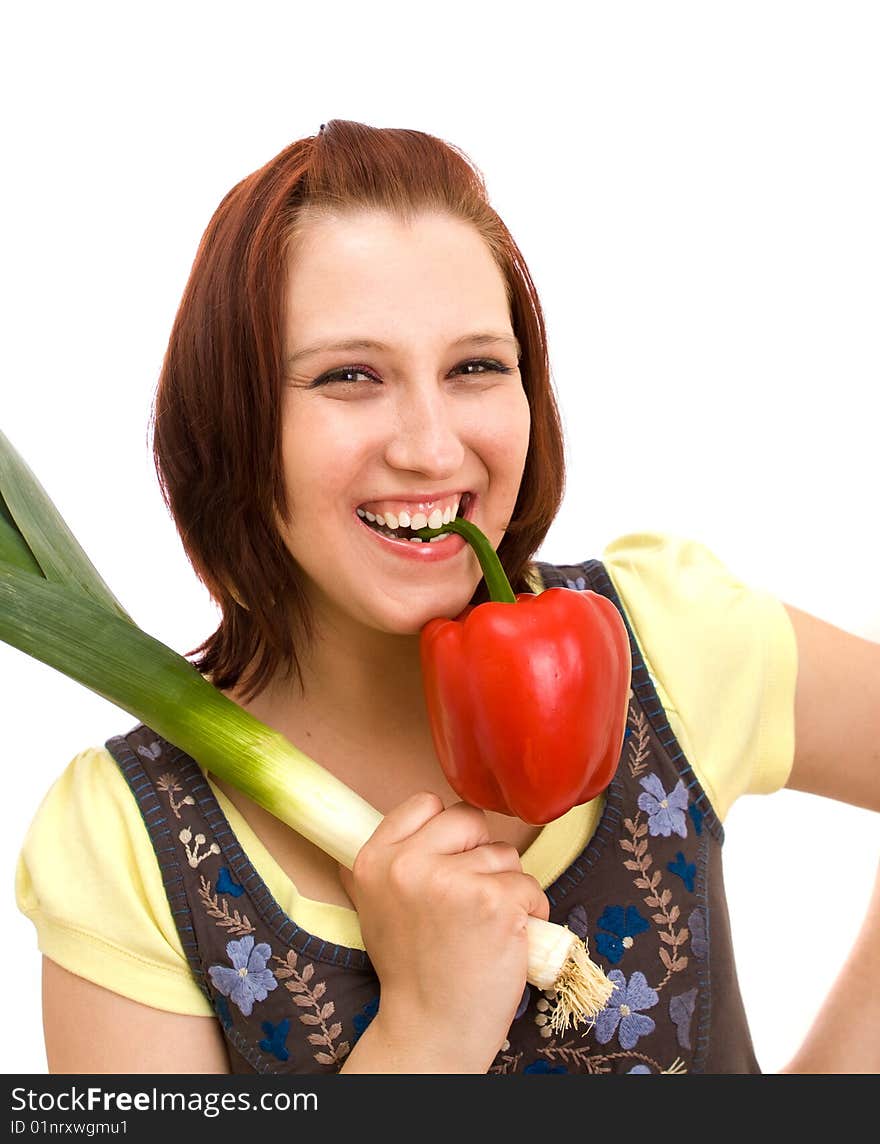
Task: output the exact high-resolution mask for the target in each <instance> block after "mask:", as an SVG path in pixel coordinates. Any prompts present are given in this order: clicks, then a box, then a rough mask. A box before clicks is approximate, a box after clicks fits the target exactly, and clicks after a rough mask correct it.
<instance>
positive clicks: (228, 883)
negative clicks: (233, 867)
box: [217, 866, 244, 898]
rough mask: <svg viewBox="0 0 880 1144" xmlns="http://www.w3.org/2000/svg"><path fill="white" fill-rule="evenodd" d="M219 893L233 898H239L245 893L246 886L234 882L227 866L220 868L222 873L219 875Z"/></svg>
mask: <svg viewBox="0 0 880 1144" xmlns="http://www.w3.org/2000/svg"><path fill="white" fill-rule="evenodd" d="M217 893H218V894H231V895H232V897H233V898H239V897H241V895H242V894H243V893H244V886H239V884H238V882H233V880H232V875H231V874H230V873H229V870H228V869H227V868H226V867H225V866H221V867H220V873H219V874H218V875H217Z"/></svg>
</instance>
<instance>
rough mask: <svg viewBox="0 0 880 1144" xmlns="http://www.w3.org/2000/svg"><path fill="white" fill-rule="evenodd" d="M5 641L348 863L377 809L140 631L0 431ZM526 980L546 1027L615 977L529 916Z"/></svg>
mask: <svg viewBox="0 0 880 1144" xmlns="http://www.w3.org/2000/svg"><path fill="white" fill-rule="evenodd" d="M0 639H2V640H3V641H4V642H6V643H8V644H11V645H12V646H13V647H16V648H18V649H19V650H20V651H23V652H25V653H26V654H27V655H30V656H33V657H34V658H35V659H38V660H40V661H41V662H43V663H45V664H48V665H49V666H50V667H53V668H55V669H56V670H58V671H60V672H63V673H64V674H65V675H67V676H69V677H70V678H71V679H74V680H76V681H77V682H78V683H81V684H83V685H84V686H85V687H88V688H89V689H90V690H91V691H94V692H96V693H97V694H98V695H101V696H103V698H105V699H107V700H109V702H111V703H113V704H115V705H116V706H117V707H121V708H122V709H123V710H125V711H128V712H129V713H130V714H131V715H133V716H134V717H135V718H137V719H138V720H139V721H140V722H142V723H144V724H145V725H146V726H148V727H150V728H151V729H152V730H154V731H156V732H157V733H158V734H159V735H161V736H162V737H163V738H165V739H167V740H168V741H169V742H170V743H173V744H174V745H175V746H176V747H178V748H179V749H180V750H182V751H184V752H186V753H187V754H188V755H191V756H192V757H193V758H195V759H196V760H197V761H198V763H199V764H200V766H202V767H203V768H204V769H205V770H207V771H209V772H210V773H212V774H214V775H217V776H219V777H220V778H222V779H225V780H226V781H227V782H229V783H231V784H232V785H233V786H235V787H237V788H238V789H239V790H241V791H243V792H244V793H245V794H246V795H247V796H248V797H249V798H251V799H253V800H254V802H256V803H259V805H260V806H262V807H264V808H265V809H266V810H268V811H269V812H270V813H271V814H273V815H274V816H275V817H276V818H278V819H280V820H281V821H282V822H284V823H285V824H286V825H287V826H290V827H291V828H292V829H293V830H295V831H297V833H299V834H301V835H303V837H305V838H307V839H308V840H309V841H310V842H313V843H314V844H315V845H316V846H319V847H320V848H321V850H323V851H324V852H325V853H327V854H329V855H330V856H331V857H332V858H335V859H336V861H337V862H340V863H342V864H343V865H344V866H346V867H348V868H349V869H351V867H352V865H353V863H354V859H355V856H356V855H357V853H358V851H359V850H360V848H361V846H363V844H364V843H365V842H366V841H367V839H368V838H369V837H370V835H371V834H372V833H373V831H374V830H375V829H376V827H377V826H378V824H379V822H380V821H381V817H382V816H381V814H380V813H379V811H378V810H376V809H375V807H373V806H371V805H370V804H369V803H368V802H365V801H364V799H362V798H361V797H360V796H359V795H358V794H356V793H355V792H354V791H352V790H350V789H349V788H348V787H347V786H346V785H345V784H344V783H342V782H341V781H340V780H339V779H337V778H336V777H335V776H334V775H332V774H330V772H329V771H327V770H325V769H324V768H323V767H321V766H320V765H319V764H318V763H316V762H315V761H314V760H313V759H310V758H309V757H308V756H307V755H305V754H304V753H303V752H302V751H300V750H299V749H298V748H297V747H295V746H294V745H293V744H292V743H291V742H290V741H289V740H288V739H286V738H285V737H284V736H283V735H281V734H280V733H279V732H277V731H274V730H272V729H271V728H270V727H267V726H266V725H265V724H263V723H261V722H260V721H259V720H258V719H255V718H254V717H253V716H252V715H250V714H249V713H248V712H247V711H245V710H244V709H243V708H241V707H239V706H238V705H237V704H236V703H233V702H232V700H230V699H227V698H226V696H225V695H223V694H222V693H221V692H219V691H218V690H217V689H216V688H215V687H213V686H212V685H211V684H210V683H209V682H208V681H207V680H206V679H205V678H204V677H203V676H201V675H200V674H199V672H198V671H196V669H195V668H194V667H193V666H192V664H191V663H189V661H188V660H186V659H185V658H184V657H183V656H182V655H179V654H178V653H177V652H175V651H173V650H172V649H171V648H169V647H167V646H166V645H165V644H163V643H160V642H159V641H158V640H156V639H153V637H152V636H149V635H147V634H146V633H145V632H143V631H142V630H141V629H140V628H139V627H138V626H137V625H136V624H135V623H134V622H133V621H132V620H131V618H130V617H129V616H128V614H127V612H126V611H125V610H124V609H123V608H122V606H121V605H120V604H119V602H118V601H117V600H116V599H115V597H114V596H113V595H112V593H111V592H110V590H109V588H108V587H107V585H106V584H105V583H104V581H103V580H102V579H101V577H100V576H99V575H98V572H97V571H96V570H95V568H94V566H93V565H92V564H91V562H90V561H89V559H88V557H87V556H86V554H85V553H84V552H83V550H82V549H81V548H80V546H79V544H78V543H77V541H76V539H75V538H74V536H73V534H72V533H71V532H70V530H69V529H68V527H67V525H66V524H65V523H64V521H63V520H62V518H61V516H60V514H59V513H58V511H57V509H56V508H55V506H54V505H53V504H52V502H51V500H50V499H49V497H48V495H47V494H46V492H45V490H44V489H43V488H42V487H41V485H40V484H39V482H38V481H37V479H36V477H35V476H34V474H33V473H32V472H31V470H30V469H29V468H28V467H27V465H26V464H25V462H24V461H23V460H22V458H21V457H20V456H19V455H18V453H17V452H16V451H15V450H14V448H13V447H12V445H11V444H10V443H9V441H8V440H7V439H6V437H5V436H4V435H3V433H2V432H0ZM528 938H529V961H528V980H529V981H530V982H531V983H532V984H533V985H535V986H537V987H538V988H539V989H542V990H548V991H551V992H553V993H554V995H555V999H556V1004H555V1007H554V1010H553V1014H552V1022H553V1027H554V1029H556V1030H557V1031H560V1032H561V1031H564V1030H565V1029H566V1028H568V1026H569V1025H570V1024H575V1025H577V1024H578V1023H580V1022H582V1021H586V1020H589V1019H590V1018H592V1017H595V1015H596V1014H597V1013H598V1012H599V1011H600V1010H601V1009H602V1008H603V1007H604V1006H605V1004H606V1002H607V1001H608V998H609V997H610V996H611V993H612V991H613V986H612V984H611V982H610V981H609V980H608V978H607V977H606V976H605V975H604V973H602V971H601V969H599V967H598V966H596V965H594V963H593V962H592V961H591V960H590V958H589V956H588V954H587V949H586V945H585V944H584V942H582V941H581V940H580V938H578V936H577V935H576V934H574V933H573V932H572V931H570V930H569V929H568V928H567V927H565V926H559V925H555V924H553V923H551V922H545V921H541V920H540V919H538V918H530V919H529V923H528Z"/></svg>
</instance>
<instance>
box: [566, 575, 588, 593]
mask: <svg viewBox="0 0 880 1144" xmlns="http://www.w3.org/2000/svg"><path fill="white" fill-rule="evenodd" d="M565 586H566V588H571V589H572V590H573V591H575V592H583V591H584V590H585V589H586V587H587V582H586V580H585V579H584V578H583V576H578V578H577V579H576V580H566V581H565Z"/></svg>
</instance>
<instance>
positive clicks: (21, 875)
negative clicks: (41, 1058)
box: [15, 748, 212, 1016]
mask: <svg viewBox="0 0 880 1144" xmlns="http://www.w3.org/2000/svg"><path fill="white" fill-rule="evenodd" d="M15 895H16V902H17V905H18V908H19V909H20V910H21V912H22V913H23V914H25V915H26V916H27V917H28V918H30V920H31V921H32V922H33V923H34V926H35V927H36V931H37V943H38V946H39V949H40V951H41V952H42V953H43V954H45V955H46V957H49V958H51V960H53V961H55V962H57V963H58V964H59V965H61V966H63V967H64V968H65V969H68V970H70V972H71V973H75V974H77V975H78V976H80V977H85V978H87V979H88V980H89V981H93V982H95V983H96V984H98V985H102V986H104V988H106V989H110V990H112V991H113V992H115V993H121V994H122V995H123V996H125V997H130V998H131V999H132V1000H134V1001H139V1002H141V1003H143V1004H145V1005H151V1006H152V1007H153V1008H156V1009H164V1010H167V1011H170V1012H173V1013H186V1014H191V1015H195V1016H209V1015H211V1013H212V1010H211V1007H210V1005H209V1003H208V1001H207V999H206V998H205V996H204V994H203V993H202V991H201V990H200V988H199V987H198V985H197V984H196V982H195V979H194V978H193V976H192V973H191V971H190V968H189V965H188V963H187V961H186V958H185V955H184V953H183V947H182V946H181V944H180V938H179V936H178V933H177V929H176V926H175V924H174V920H173V918H172V916H171V909H170V907H169V905H168V899H167V897H166V895H165V889H164V886H163V884H162V875H161V872H160V870H159V865H158V862H157V860H156V855H155V852H154V850H153V847H152V844H151V842H150V838H149V835H148V834H147V830H146V827H145V826H144V823H143V819H142V818H141V815H140V811H139V809H138V806H137V803H136V801H135V799H134V796H133V795H132V793H131V791H130V789H129V788H128V785H127V784H126V782H125V779H124V778H123V776H122V775H121V774H120V772H119V768H118V767H117V766H116V763H115V761H114V760H113V757H112V756H111V755H110V753H109V752H108V751H107V750H106V749H105V748H88V749H87V750H85V751H83V752H81V753H80V754H78V755H77V756H76V757H75V758H74V759H73V760H72V762H71V763H70V764H69V765H68V766H67V767H66V769H65V770H64V771H63V772H62V774H61V775H60V776H59V778H58V779H57V780H56V781H55V782H54V783H53V785H52V786H51V788H50V789H49V791H48V793H47V794H46V796H45V798H44V799H43V801H42V803H41V804H40V806H39V808H38V810H37V812H36V814H35V816H34V818H33V821H32V822H31V825H30V827H29V829H28V832H27V834H26V836H25V840H24V843H23V846H22V849H21V852H20V854H19V858H18V864H17V867H16V876H15Z"/></svg>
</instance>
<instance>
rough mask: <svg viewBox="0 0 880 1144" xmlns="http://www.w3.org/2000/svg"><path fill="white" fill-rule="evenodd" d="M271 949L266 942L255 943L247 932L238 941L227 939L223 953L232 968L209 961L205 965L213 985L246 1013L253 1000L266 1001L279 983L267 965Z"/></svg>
mask: <svg viewBox="0 0 880 1144" xmlns="http://www.w3.org/2000/svg"><path fill="white" fill-rule="evenodd" d="M271 953H272V950H271V949H270V948H269V946H268V944H267V943H266V942H264V941H261V942H260V943H259V945H254V939H253V938H252V937H251V936H250V935H248V936H247V937H243V938H242V939H241V940H240V941H230V942H227V943H226V956H227V957H228V958H229V960H230V961H231V962H232V966H233V967H232V969H230V968H229V967H228V966H226V965H212V966H211V967H210V968H209V969H208V973H209V974H210V977H211V980H212V981H213V983H214V987H215V989H218V990H219V991H220V992H221V993H222V994H223V996H224V997H228V998H229V999H230V1001H232V1002H234V1003H235V1004H236V1005H237V1006H238V1007H239V1009H241V1011H242V1013H243V1014H244V1015H245V1017H249V1016H250V1015H251V1012H252V1010H253V1007H254V1002H255V1001H265V999H266V998H267V997H268V995H269V992H270V990H272V989H275V988H276V986H277V985H278V982H277V981H276V980H275V977H274V975H273V973H272V971H271V969H267V968H266V962H267V961H268V960H269V957H270V956H271Z"/></svg>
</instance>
